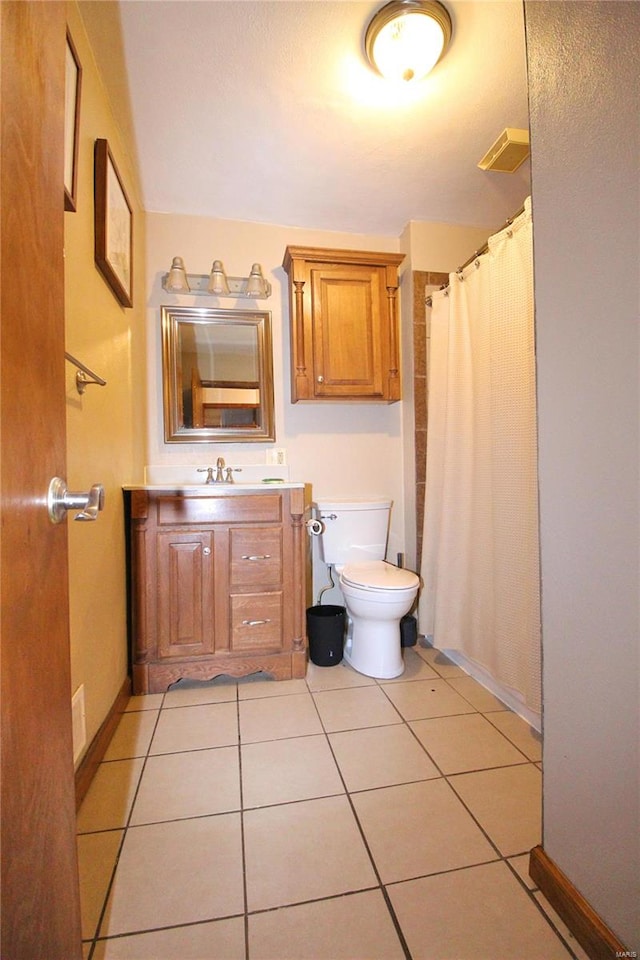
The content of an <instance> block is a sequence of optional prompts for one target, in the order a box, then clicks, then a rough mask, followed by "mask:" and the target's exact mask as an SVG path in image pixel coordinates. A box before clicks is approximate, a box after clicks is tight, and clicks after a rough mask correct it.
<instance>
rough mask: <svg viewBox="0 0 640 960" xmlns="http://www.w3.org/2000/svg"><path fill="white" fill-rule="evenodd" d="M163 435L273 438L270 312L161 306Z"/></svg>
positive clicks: (173, 438) (203, 439) (169, 438)
mask: <svg viewBox="0 0 640 960" xmlns="http://www.w3.org/2000/svg"><path fill="white" fill-rule="evenodd" d="M161 315H162V381H163V392H164V434H165V441H166V443H215V442H220V443H233V442H236V443H247V442H251V441H252V440H260V441H265V440H275V424H274V413H273V354H272V342H271V314H270V313H269V312H268V311H258V310H218V309H211V308H208V307H162V308H161Z"/></svg>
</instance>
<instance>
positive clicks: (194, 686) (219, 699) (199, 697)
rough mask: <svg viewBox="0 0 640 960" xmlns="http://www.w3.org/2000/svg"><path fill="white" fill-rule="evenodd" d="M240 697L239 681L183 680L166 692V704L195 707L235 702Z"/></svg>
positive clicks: (169, 705) (166, 705)
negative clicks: (203, 681) (204, 681)
mask: <svg viewBox="0 0 640 960" xmlns="http://www.w3.org/2000/svg"><path fill="white" fill-rule="evenodd" d="M237 699H238V684H237V683H235V682H234V683H213V681H211V682H207V683H198V682H197V681H195V680H190V681H187V680H181V681H180V683H179V684H176V686H174V687H172V688H171V690H168V691H167V693H166V694H165V701H164V706H165V709H166V708H171V707H194V706H198V705H199V704H202V703H233V702H234V701H235V700H237Z"/></svg>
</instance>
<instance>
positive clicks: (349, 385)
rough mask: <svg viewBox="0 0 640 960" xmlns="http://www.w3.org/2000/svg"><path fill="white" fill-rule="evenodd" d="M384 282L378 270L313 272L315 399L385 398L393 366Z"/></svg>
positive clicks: (322, 269)
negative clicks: (384, 307) (388, 345)
mask: <svg viewBox="0 0 640 960" xmlns="http://www.w3.org/2000/svg"><path fill="white" fill-rule="evenodd" d="M381 279H382V278H381V271H380V269H379V268H376V267H368V266H362V267H359V266H345V267H341V268H336V267H331V266H329V265H319V266H318V267H317V268H313V269H312V270H311V296H312V304H313V306H312V312H313V357H314V369H313V378H314V395H315V396H316V397H318V398H322V397H326V398H328V397H336V398H337V397H347V398H348V397H363V398H370V399H378V400H379V399H381V398H382V397H383V396H384V390H385V382H386V377H388V373H389V371H388V367H389V363H388V353H387V349H386V343H387V332H386V326H385V325H384V322H383V319H384V318H383V315H382V311H381V296H382V290H381Z"/></svg>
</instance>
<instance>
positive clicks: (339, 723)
mask: <svg viewBox="0 0 640 960" xmlns="http://www.w3.org/2000/svg"><path fill="white" fill-rule="evenodd" d="M313 698H314V700H315V702H316V706H317V708H318V713H319V714H320V716H321V718H322V723H323V726H324V728H325V730H326V731H327V733H333V732H335V731H336V730H357V729H360V728H362V727H376V726H382V725H384V724H391V723H402V718H401V717H400V716H399V715H398V712H397V710H395V709H394V707H393V706H392V705H391V704H390V703H389V700H388V699H387V697H386V696H385V695H384V692H383V691H382V690H381V689H380V688H379V687H378V686H373V687H353V688H351V689H345V690H322V691H320V692H319V693H314V694H313Z"/></svg>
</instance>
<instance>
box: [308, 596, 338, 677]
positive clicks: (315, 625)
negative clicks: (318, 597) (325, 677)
mask: <svg viewBox="0 0 640 960" xmlns="http://www.w3.org/2000/svg"><path fill="white" fill-rule="evenodd" d="M345 621H346V611H345V608H344V607H338V606H336V605H334V604H330V603H327V604H325V606H316V607H308V608H307V635H308V637H309V658H310V659H311V662H312V663H315V665H316V666H317V667H332V666H334V664H336V663H340V661H341V660H342V650H343V646H344V628H345Z"/></svg>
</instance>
